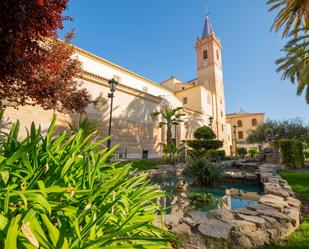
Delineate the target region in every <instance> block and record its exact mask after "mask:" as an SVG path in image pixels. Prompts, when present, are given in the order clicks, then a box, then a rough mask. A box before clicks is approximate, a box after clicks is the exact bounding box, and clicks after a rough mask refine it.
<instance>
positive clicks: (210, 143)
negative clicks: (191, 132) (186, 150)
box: [187, 140, 223, 150]
mask: <svg viewBox="0 0 309 249" xmlns="http://www.w3.org/2000/svg"><path fill="white" fill-rule="evenodd" d="M187 143H188V146H189V147H191V148H192V149H194V150H216V149H219V148H221V147H222V146H223V141H220V140H189V141H187Z"/></svg>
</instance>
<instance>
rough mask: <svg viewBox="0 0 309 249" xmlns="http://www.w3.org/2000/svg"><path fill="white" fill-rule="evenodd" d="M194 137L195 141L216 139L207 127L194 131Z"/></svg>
mask: <svg viewBox="0 0 309 249" xmlns="http://www.w3.org/2000/svg"><path fill="white" fill-rule="evenodd" d="M194 137H195V138H196V139H209V140H212V139H216V134H215V133H214V132H213V130H212V129H211V128H209V127H208V126H202V127H200V128H198V129H196V130H195V132H194Z"/></svg>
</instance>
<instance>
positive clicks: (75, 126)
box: [68, 117, 99, 137]
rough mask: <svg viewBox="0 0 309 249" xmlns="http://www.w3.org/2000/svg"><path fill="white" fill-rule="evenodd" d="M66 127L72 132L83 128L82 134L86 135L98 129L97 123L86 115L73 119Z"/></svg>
mask: <svg viewBox="0 0 309 249" xmlns="http://www.w3.org/2000/svg"><path fill="white" fill-rule="evenodd" d="M68 127H69V129H70V130H71V132H73V133H78V132H79V131H80V130H83V136H84V137H87V136H89V135H90V134H94V133H95V132H96V131H97V130H98V128H99V124H98V122H97V121H95V120H91V119H89V118H87V117H81V118H80V119H79V120H78V121H77V120H73V121H72V122H71V123H69V124H68Z"/></svg>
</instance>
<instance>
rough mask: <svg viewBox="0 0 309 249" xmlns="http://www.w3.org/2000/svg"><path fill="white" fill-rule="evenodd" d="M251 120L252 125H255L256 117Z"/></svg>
mask: <svg viewBox="0 0 309 249" xmlns="http://www.w3.org/2000/svg"><path fill="white" fill-rule="evenodd" d="M251 122H252V126H256V125H257V120H256V118H253V119H252V121H251Z"/></svg>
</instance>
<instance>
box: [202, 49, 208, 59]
mask: <svg viewBox="0 0 309 249" xmlns="http://www.w3.org/2000/svg"><path fill="white" fill-rule="evenodd" d="M207 59H208V53H207V50H204V51H203V60H207Z"/></svg>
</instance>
